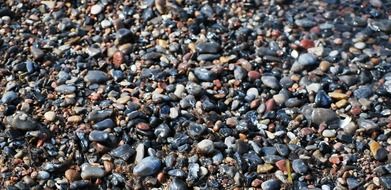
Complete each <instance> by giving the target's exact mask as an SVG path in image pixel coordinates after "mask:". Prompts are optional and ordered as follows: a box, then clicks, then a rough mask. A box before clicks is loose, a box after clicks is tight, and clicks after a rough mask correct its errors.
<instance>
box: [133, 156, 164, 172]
mask: <svg viewBox="0 0 391 190" xmlns="http://www.w3.org/2000/svg"><path fill="white" fill-rule="evenodd" d="M160 165H161V162H160V160H159V159H158V158H156V157H152V156H148V157H146V158H144V159H142V160H141V161H140V163H138V164H137V165H136V166H135V167H134V168H133V174H134V175H137V176H149V175H153V174H155V173H156V172H157V171H159V169H160Z"/></svg>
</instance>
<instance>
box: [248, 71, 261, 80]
mask: <svg viewBox="0 0 391 190" xmlns="http://www.w3.org/2000/svg"><path fill="white" fill-rule="evenodd" d="M247 75H248V78H249V79H250V80H256V79H259V78H260V77H261V74H260V73H259V72H258V71H250V72H248V74H247Z"/></svg>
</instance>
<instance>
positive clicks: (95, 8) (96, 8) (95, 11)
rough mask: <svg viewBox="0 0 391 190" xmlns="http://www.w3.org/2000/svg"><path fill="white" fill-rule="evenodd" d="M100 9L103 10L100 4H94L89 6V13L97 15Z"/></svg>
mask: <svg viewBox="0 0 391 190" xmlns="http://www.w3.org/2000/svg"><path fill="white" fill-rule="evenodd" d="M102 11H103V6H102V5H100V4H96V5H93V6H92V7H91V11H90V13H91V14H93V15H97V14H99V13H101V12H102Z"/></svg>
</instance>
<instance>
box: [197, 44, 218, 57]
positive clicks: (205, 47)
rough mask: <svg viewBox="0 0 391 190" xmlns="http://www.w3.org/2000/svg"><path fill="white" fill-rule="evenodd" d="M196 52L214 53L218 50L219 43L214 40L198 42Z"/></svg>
mask: <svg viewBox="0 0 391 190" xmlns="http://www.w3.org/2000/svg"><path fill="white" fill-rule="evenodd" d="M196 50H197V52H198V53H211V54H216V53H219V52H220V45H219V44H218V43H215V42H205V43H199V44H197V46H196Z"/></svg>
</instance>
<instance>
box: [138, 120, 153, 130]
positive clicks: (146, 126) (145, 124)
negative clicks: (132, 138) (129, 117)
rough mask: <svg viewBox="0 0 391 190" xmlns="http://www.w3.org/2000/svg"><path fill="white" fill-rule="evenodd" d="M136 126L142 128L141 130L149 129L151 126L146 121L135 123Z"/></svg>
mask: <svg viewBox="0 0 391 190" xmlns="http://www.w3.org/2000/svg"><path fill="white" fill-rule="evenodd" d="M136 128H137V129H140V130H143V131H148V130H149V129H151V127H150V126H149V125H148V124H147V123H144V122H141V123H138V124H137V125H136Z"/></svg>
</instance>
